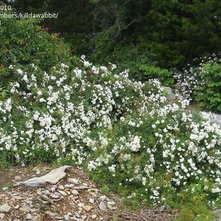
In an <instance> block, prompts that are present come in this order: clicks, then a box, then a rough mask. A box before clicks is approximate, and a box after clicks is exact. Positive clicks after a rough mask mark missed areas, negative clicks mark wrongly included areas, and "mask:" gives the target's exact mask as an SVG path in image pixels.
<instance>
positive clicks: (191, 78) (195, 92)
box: [174, 55, 221, 111]
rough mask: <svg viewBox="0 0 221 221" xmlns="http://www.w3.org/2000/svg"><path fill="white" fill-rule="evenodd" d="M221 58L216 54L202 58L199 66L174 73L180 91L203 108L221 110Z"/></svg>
mask: <svg viewBox="0 0 221 221" xmlns="http://www.w3.org/2000/svg"><path fill="white" fill-rule="evenodd" d="M220 62H221V59H219V58H218V57H216V56H215V55H213V56H211V57H208V58H207V57H205V58H204V59H201V62H200V64H199V65H198V66H197V67H191V66H190V67H189V68H188V69H185V70H184V71H183V72H177V73H175V74H174V78H175V79H176V81H177V85H178V86H179V91H180V93H181V94H182V96H184V97H185V98H188V99H191V100H193V101H194V102H195V103H196V104H197V106H199V107H200V108H202V109H204V110H205V109H207V110H212V111H221V99H220V97H221V63H220Z"/></svg>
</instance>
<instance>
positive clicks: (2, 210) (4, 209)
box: [0, 203, 11, 213]
mask: <svg viewBox="0 0 221 221" xmlns="http://www.w3.org/2000/svg"><path fill="white" fill-rule="evenodd" d="M10 210H11V206H9V205H8V204H7V203H5V204H3V205H2V206H0V213H8V212H9V211H10Z"/></svg>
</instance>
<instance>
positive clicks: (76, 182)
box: [68, 178, 79, 184]
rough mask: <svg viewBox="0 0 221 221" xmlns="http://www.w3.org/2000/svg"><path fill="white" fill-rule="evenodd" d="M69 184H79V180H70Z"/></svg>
mask: <svg viewBox="0 0 221 221" xmlns="http://www.w3.org/2000/svg"><path fill="white" fill-rule="evenodd" d="M68 182H69V183H73V184H79V179H75V178H68Z"/></svg>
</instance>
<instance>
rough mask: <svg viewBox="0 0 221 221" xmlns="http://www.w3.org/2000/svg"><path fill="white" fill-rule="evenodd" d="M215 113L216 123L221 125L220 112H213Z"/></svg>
mask: <svg viewBox="0 0 221 221" xmlns="http://www.w3.org/2000/svg"><path fill="white" fill-rule="evenodd" d="M214 115H215V121H216V123H217V124H219V125H221V114H214Z"/></svg>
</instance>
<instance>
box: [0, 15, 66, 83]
mask: <svg viewBox="0 0 221 221" xmlns="http://www.w3.org/2000/svg"><path fill="white" fill-rule="evenodd" d="M0 21H1V28H0V82H1V83H0V85H1V86H4V87H5V86H7V85H8V82H9V81H10V80H11V78H12V77H13V76H11V75H10V74H11V72H10V71H9V69H8V67H9V65H10V64H19V65H28V64H30V63H35V64H36V65H38V66H39V67H41V68H43V69H45V70H48V69H49V68H50V67H52V66H54V65H56V64H57V63H58V62H60V63H61V62H64V61H66V62H68V59H69V57H70V54H69V50H68V47H67V46H66V45H65V44H64V43H63V42H62V41H61V40H59V39H58V38H57V37H56V34H53V35H50V34H49V33H48V32H46V31H45V30H44V28H43V27H39V26H37V23H39V22H40V20H38V19H33V20H31V19H20V20H19V19H15V18H9V19H6V18H0Z"/></svg>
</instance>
